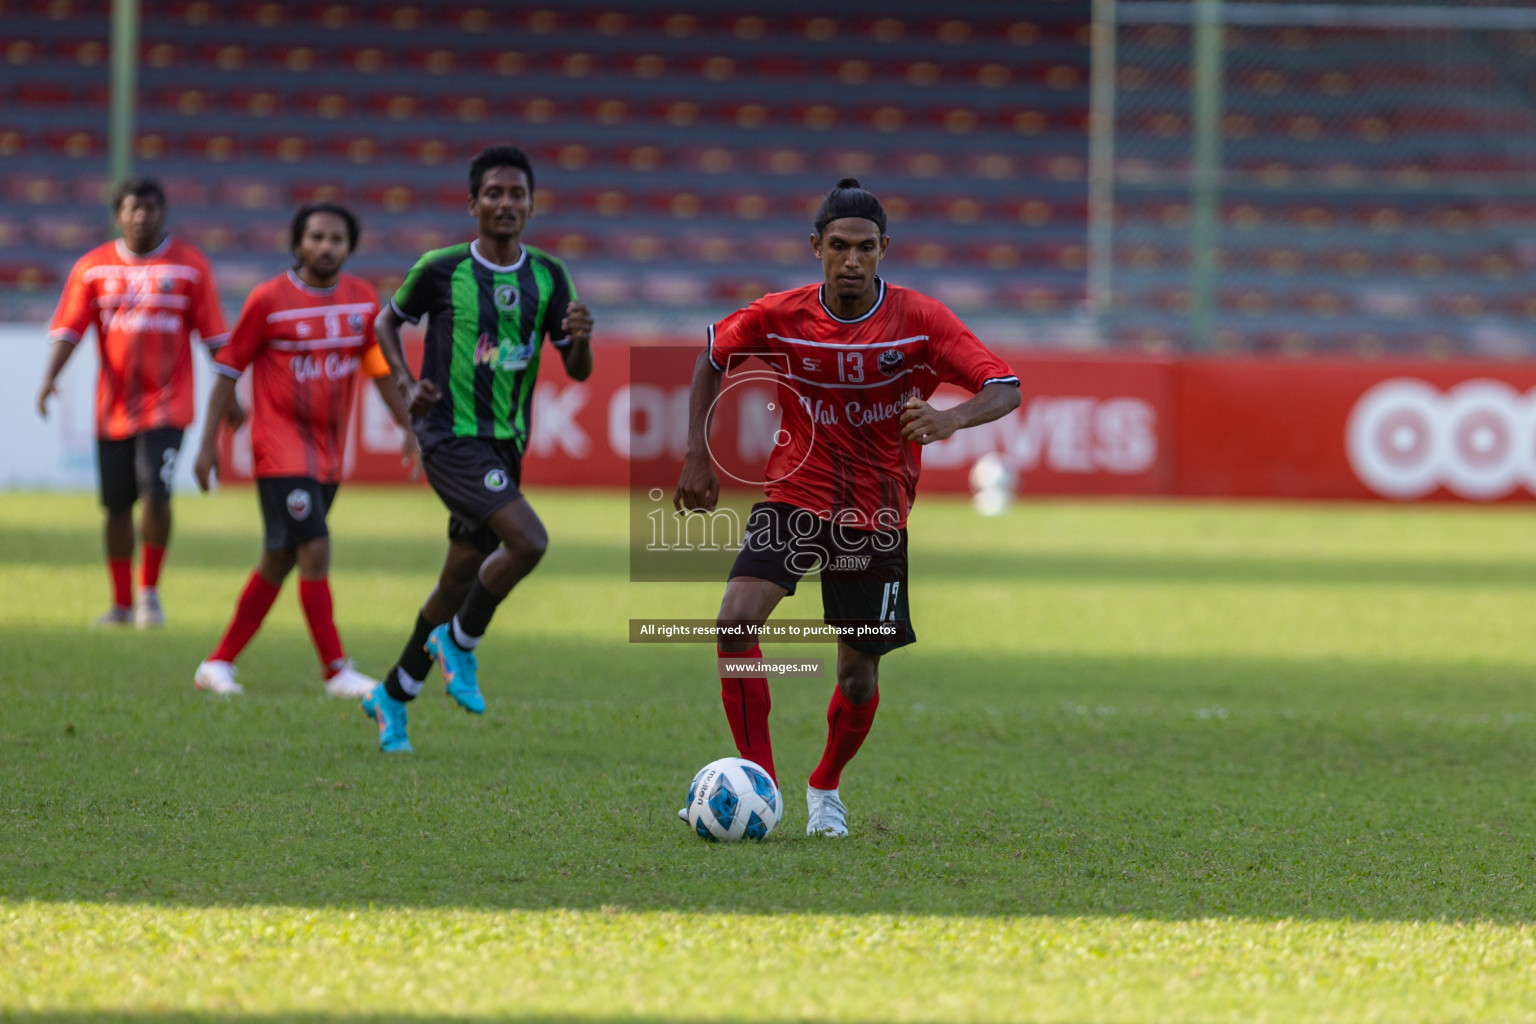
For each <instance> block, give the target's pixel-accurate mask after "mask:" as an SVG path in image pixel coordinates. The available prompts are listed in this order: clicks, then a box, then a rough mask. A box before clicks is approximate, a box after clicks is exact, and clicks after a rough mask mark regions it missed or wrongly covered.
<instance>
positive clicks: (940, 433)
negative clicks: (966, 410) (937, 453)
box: [901, 398, 956, 444]
mask: <svg viewBox="0 0 1536 1024" xmlns="http://www.w3.org/2000/svg"><path fill="white" fill-rule="evenodd" d="M955 429H956V425H955V421H954V417H953V416H951V415H950V414H949V410H947V409H935V408H934V407H933V406H931V405H929V404H928V403H927V402H925V401H923V400H922V399H921V398H909V399H907V404H906V405H905V406H904V407H903V409H902V413H901V436H902V437H904V438H906V439H907V440H908V441H916V442H917V443H918V444H932V443H933V442H935V441H942V440H944V439H945V438H946V437H948V436H949V435H951V434H953V433H954V432H955Z"/></svg>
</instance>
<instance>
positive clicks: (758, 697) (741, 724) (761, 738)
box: [719, 644, 779, 781]
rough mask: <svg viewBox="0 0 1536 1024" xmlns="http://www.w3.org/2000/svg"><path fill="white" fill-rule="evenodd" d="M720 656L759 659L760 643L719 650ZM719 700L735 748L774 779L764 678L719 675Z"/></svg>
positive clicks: (766, 690)
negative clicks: (733, 650) (736, 650)
mask: <svg viewBox="0 0 1536 1024" xmlns="http://www.w3.org/2000/svg"><path fill="white" fill-rule="evenodd" d="M719 654H720V657H722V658H729V659H731V660H732V661H740V660H743V659H746V658H756V659H759V660H761V659H762V657H763V648H762V645H761V644H753V645H752V649H751V650H748V651H741V652H739V653H727V652H725V651H720V652H719ZM720 703H722V704H724V705H725V717H726V720H727V721H729V722H730V723H731V736H732V737H733V738H734V739H735V740H736V750H737V752H738V753H739V754H741V756H742V757H744V758H746V759H747V760H748V761H755V762H757V763H758V764H760V765H762V766H763V768H764V769H766V770H767V772H768V774H769V775H770V776H772V777H773V779H774V781H778V778H779V775H778V773H777V772H775V771H774V770H773V742H772V741H771V740H770V739H769V738H768V712H769V711H770V710H771V709H772V708H773V701H772V700H771V699H770V698H769V696H768V678H767V677H766V676H762V677H758V678H753V679H733V678H728V677H725V676H722V677H721V678H720Z"/></svg>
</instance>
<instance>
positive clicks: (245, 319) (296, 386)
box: [214, 270, 379, 483]
mask: <svg viewBox="0 0 1536 1024" xmlns="http://www.w3.org/2000/svg"><path fill="white" fill-rule="evenodd" d="M378 312H379V298H378V293H377V292H376V291H375V290H374V287H373V285H371V284H369V283H368V282H367V281H364V280H363V279H362V278H360V277H353V276H352V275H350V274H342V275H341V276H340V277H339V278H338V280H337V282H336V285H335V286H334V287H332V288H325V289H321V288H311V287H310V286H309V285H307V284H305V283H304V282H303V281H301V280H299V277H298V275H296V274H295V273H293V271H291V270H290V271H288V272H287V273H284V274H280V275H278V276H277V277H274V278H272V279H271V280H270V281H263V282H262V283H261V284H259V285H257V286H256V288H255V289H254V290H253V291H252V292H251V294H250V297H249V298H247V299H246V300H245V308H244V309H242V310H241V311H240V319H239V320H238V321H237V322H236V323H235V330H234V333H233V334H231V335H230V339H229V344H228V345H226V346H224V348H223V349H221V350H220V352H219V354H218V357H217V358H216V360H215V361H214V369H215V370H217V371H218V372H219V373H221V374H223V375H224V376H226V377H239V376H240V375H241V373H243V372H244V371H245V369H246V367H251V377H252V379H251V385H252V389H251V390H252V396H253V397H252V409H251V450H252V455H253V456H254V457H255V462H256V467H255V469H256V474H255V475H256V476H257V477H271V476H303V477H309V478H311V479H314V480H319V481H320V482H321V483H336V482H338V481H339V480H340V479H341V470H342V460H343V456H344V454H345V451H346V440H347V427H348V424H349V423H350V421H351V418H352V398H353V395H354V394H355V393H356V391H357V377H358V369H359V368H360V367H362V366H364V360H365V359H369V362H373V361H374V360H376V359H377V355H378V346H377V345H376V344H375V342H374V338H373V318H374V317H375V316H376V315H377V314H378ZM369 357H372V358H369Z"/></svg>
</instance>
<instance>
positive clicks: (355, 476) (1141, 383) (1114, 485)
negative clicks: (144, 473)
mask: <svg viewBox="0 0 1536 1024" xmlns="http://www.w3.org/2000/svg"><path fill="white" fill-rule="evenodd" d="M407 351H408V355H409V357H410V358H411V361H412V363H413V365H416V364H418V363H419V358H420V349H419V341H415V340H408V343H407ZM699 351H700V346H698V345H696V344H692V343H688V344H681V345H675V346H673V345H665V346H651V345H645V346H634V347H626V346H614V345H605V346H602V347H600V348H599V349H598V350H597V352H596V357H597V358H596V360H595V367H594V370H593V373H592V376H591V377H590V378H588V379H587V380H585V381H579V382H578V381H572V380H570V379H569V378H567V377H566V376H565V372H564V368H563V367H562V365H561V363H560V360H559V359H558V358H557V357H556V356H555V354H554V352H553V350H547V352H546V356H547V358H546V359H545V360H544V361H543V363H542V365H541V367H540V372H539V382H538V384H537V386H536V388H535V392H534V410H533V411H534V415H533V427H532V431H531V436H530V440H529V444H528V451H527V454H526V457H525V460H524V468H523V478H524V480H525V481H526V482H527V483H528V484H529V485H531V486H535V487H536V486H539V485H557V486H619V487H622V486H638V487H641V488H652V487H661V488H663V489H664V490H665V491H666V492H667V495H668V496H669V497H670V494H671V488H672V486H673V485H674V484H675V482H676V480H675V473H676V466H677V465H678V463H679V461H680V460H681V458H682V454H683V448H684V445H685V444H686V441H687V427H688V387H689V381H690V379H691V377H692V373H693V366H694V360H695V358H696V357H697V354H698V352H699ZM1009 362H1010V363H1011V365H1012V366H1013V368H1014V370H1015V371H1016V372H1017V373H1018V374H1019V378H1020V380H1021V381H1022V390H1023V403H1022V404H1021V406H1020V407H1019V408H1018V409H1017V410H1015V411H1014V412H1013V413H1010V414H1009V415H1008V416H1006V417H1004V418H1002V419H1000V420H998V421H996V422H994V423H989V424H985V425H983V426H980V427H974V428H971V429H969V430H965V431H961V432H959V433H957V434H955V435H954V436H953V437H951V438H949V439H947V440H944V441H940V442H937V443H935V444H931V445H929V446H928V447H927V448H925V449H924V452H923V477H922V484H921V489H922V490H923V491H926V492H929V493H933V492H942V491H950V492H955V491H960V492H963V491H965V490H967V474H968V472H969V470H970V467H971V466H972V465H973V464H974V463H975V462H976V460H977V459H978V458H980V457H981V456H982V455H984V454H987V453H989V452H995V453H997V454H998V455H999V456H1000V457H1001V458H1002V459H1003V461H1004V462H1005V463H1006V464H1007V465H1008V466H1010V467H1011V468H1012V469H1013V470H1014V472H1015V473H1016V474H1017V476H1018V479H1019V481H1020V485H1021V490H1022V491H1023V493H1025V494H1052V495H1069V494H1099V495H1154V494H1164V495H1183V496H1192V497H1262V498H1308V499H1318V498H1355V499H1360V498H1387V499H1392V500H1416V499H1424V498H1430V499H1462V500H1471V501H1490V500H1499V499H1530V498H1533V497H1536V364H1530V363H1487V362H1455V363H1451V362H1437V363H1425V362H1411V363H1410V362H1401V363H1397V362H1374V361H1372V362H1366V361H1357V360H1304V361H1303V360H1280V359H1215V358H1211V359H1158V358H1152V357H1137V356H1095V355H1075V354H1073V355H1066V354H1052V355H1020V356H1014V357H1011V358H1010V359H1009ZM754 388H755V389H756V390H753V389H754ZM758 391H761V394H758ZM359 394H360V396H361V400H360V401H359V402H358V407H357V410H356V413H355V416H354V421H353V424H352V427H351V430H350V432H349V435H348V451H347V467H348V478H349V479H351V480H360V481H368V482H375V483H388V482H404V481H405V480H406V472H405V469H404V468H403V467H402V465H401V462H400V454H399V453H400V442H401V433H400V430H399V428H398V427H396V426H395V424H394V422H393V421H392V419H391V418H390V415H389V412H388V410H387V409H386V408H385V406H384V403H383V402H382V401H381V400H380V399H379V396H378V395H377V393H376V392H375V391H374V389H373V387H372V386H370V385H364V386H363V387H362V388H361V389H360V391H359ZM771 398H772V385H771V383H769V382H767V381H746V382H744V383H743V385H742V387H741V388H740V389H737V391H736V393H735V394H733V395H732V402H731V404H730V406H729V408H728V409H727V408H726V406H724V405H722V406H721V409H722V410H723V412H724V414H722V415H717V416H716V417H715V420H716V429H715V431H714V433H713V434H712V435H711V447H712V450H714V451H715V452H716V454H717V455H718V456H719V457H720V458H721V459H723V460H726V461H728V462H729V463H731V464H734V465H738V466H753V465H757V464H759V463H761V462H763V461H765V460H766V457H767V454H768V451H770V450H771V448H769V447H765V446H769V445H771V444H772V443H773V442H772V437H773V435H774V429H775V427H776V425H777V420H776V417H775V416H774V414H772V413H771V412H770V411H769V410H772V408H773V406H772V402H771ZM964 398H965V395H964V393H963V392H960V391H958V390H954V389H950V388H944V389H941V390H940V392H939V393H938V394H937V395H935V396H934V399H933V401H934V404H935V405H939V406H947V405H953V404H955V403H957V402H959V401H963V400H964ZM225 444H226V452H225V458H224V466H225V469H226V476H227V477H228V478H229V479H241V478H248V477H249V475H250V470H251V459H250V452H249V441H248V437H247V432H246V431H244V430H242V431H241V432H240V433H239V434H237V435H236V436H235V438H234V441H233V444H231V443H230V441H229V440H228V439H226V441H225Z"/></svg>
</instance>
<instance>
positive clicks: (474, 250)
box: [469, 238, 528, 274]
mask: <svg viewBox="0 0 1536 1024" xmlns="http://www.w3.org/2000/svg"><path fill="white" fill-rule="evenodd" d="M469 254H470V255H471V256H473V257H474V258H475V262H476V263H479V264H480V265H481V266H483V267H486V268H488V269H490V270H494V271H496V272H497V273H498V274H510V273H512V271H514V270H521V269H522V267H523V264H524V263H526V262H528V250H527V249H524V248H523V244H522V243H521V242H519V243H518V244H517V262H516V263H514V264H512V265H511V266H510V267H503V266H501V265H500V264H499V263H492V262H491V261H490V260H488V259H486V258H485V257H484V256H482V255H480V239H478V238H477V239H475V240H474V241H473V242H470V243H469Z"/></svg>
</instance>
